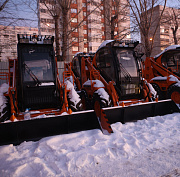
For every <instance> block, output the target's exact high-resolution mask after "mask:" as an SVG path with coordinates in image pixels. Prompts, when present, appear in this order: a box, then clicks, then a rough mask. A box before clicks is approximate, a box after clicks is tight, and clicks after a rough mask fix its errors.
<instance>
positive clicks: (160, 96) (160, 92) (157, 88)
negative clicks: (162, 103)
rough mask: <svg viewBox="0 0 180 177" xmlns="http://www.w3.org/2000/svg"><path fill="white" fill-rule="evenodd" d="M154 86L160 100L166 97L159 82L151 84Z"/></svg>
mask: <svg viewBox="0 0 180 177" xmlns="http://www.w3.org/2000/svg"><path fill="white" fill-rule="evenodd" d="M151 85H152V86H153V88H154V89H155V90H156V92H157V95H158V96H159V100H162V99H164V96H163V93H162V91H161V89H160V87H159V86H158V85H157V84H151Z"/></svg>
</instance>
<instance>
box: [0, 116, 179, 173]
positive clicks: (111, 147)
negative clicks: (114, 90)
mask: <svg viewBox="0 0 180 177" xmlns="http://www.w3.org/2000/svg"><path fill="white" fill-rule="evenodd" d="M112 128H113V131H114V133H113V134H111V135H110V136H107V135H103V134H102V132H101V131H100V130H98V129H96V130H89V131H84V132H78V133H73V134H67V135H59V136H52V137H47V138H44V139H41V140H40V141H38V142H24V143H22V144H20V145H19V146H13V145H7V146H0V163H1V166H0V176H1V177H5V176H12V177H17V176H18V177H20V176H33V177H36V176H37V177H39V176H42V177H43V176H75V177H76V176H78V177H79V176H89V177H90V176H117V177H118V176H121V177H127V176H143V177H144V176H149V177H152V176H154V177H155V176H162V175H165V174H174V173H178V174H180V169H179V167H180V160H179V159H180V138H179V134H180V113H174V114H171V115H166V116H157V117H149V118H148V119H146V120H140V121H137V122H132V123H126V124H124V125H123V124H121V123H116V124H113V125H112Z"/></svg>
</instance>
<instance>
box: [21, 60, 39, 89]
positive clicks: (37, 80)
mask: <svg viewBox="0 0 180 177" xmlns="http://www.w3.org/2000/svg"><path fill="white" fill-rule="evenodd" d="M24 67H25V69H26V71H27V73H28V74H29V75H30V76H31V78H32V79H33V80H34V82H35V83H36V85H38V86H39V85H40V84H41V82H40V81H39V79H38V78H37V76H36V75H35V74H34V73H33V72H32V71H31V69H30V68H29V67H28V66H27V65H26V64H25V63H24Z"/></svg>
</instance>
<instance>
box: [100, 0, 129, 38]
mask: <svg viewBox="0 0 180 177" xmlns="http://www.w3.org/2000/svg"><path fill="white" fill-rule="evenodd" d="M102 2H103V5H104V9H103V15H104V20H105V22H104V25H105V39H106V40H107V39H114V38H124V37H125V36H126V35H127V34H129V31H130V25H127V23H126V22H127V21H129V22H130V18H129V5H128V4H127V2H125V1H122V0H113V1H109V0H103V1H102ZM122 23H126V26H122V25H121V24H122ZM129 24H130V23H129ZM115 31H116V34H115Z"/></svg>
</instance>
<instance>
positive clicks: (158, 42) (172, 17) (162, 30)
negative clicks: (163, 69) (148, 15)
mask: <svg viewBox="0 0 180 177" xmlns="http://www.w3.org/2000/svg"><path fill="white" fill-rule="evenodd" d="M162 10H163V6H161V5H158V6H156V7H154V10H153V16H152V22H153V23H152V26H151V28H150V36H149V40H151V38H152V37H153V33H154V31H155V28H156V26H157V23H158V19H159V18H160V15H161V12H162ZM148 12H150V11H148ZM176 23H177V24H176ZM176 25H177V27H178V28H177V31H176V37H177V43H178V44H180V9H176V8H170V7H166V8H165V10H164V13H163V15H162V17H161V20H160V23H159V26H158V28H157V31H156V34H155V37H154V45H153V50H152V53H151V56H155V55H157V54H159V53H160V52H161V51H163V50H164V49H165V48H166V47H168V46H170V45H174V44H175V42H174V36H173V30H175V26H176ZM151 35H152V36H151ZM141 38H142V43H143V36H142V35H141Z"/></svg>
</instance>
